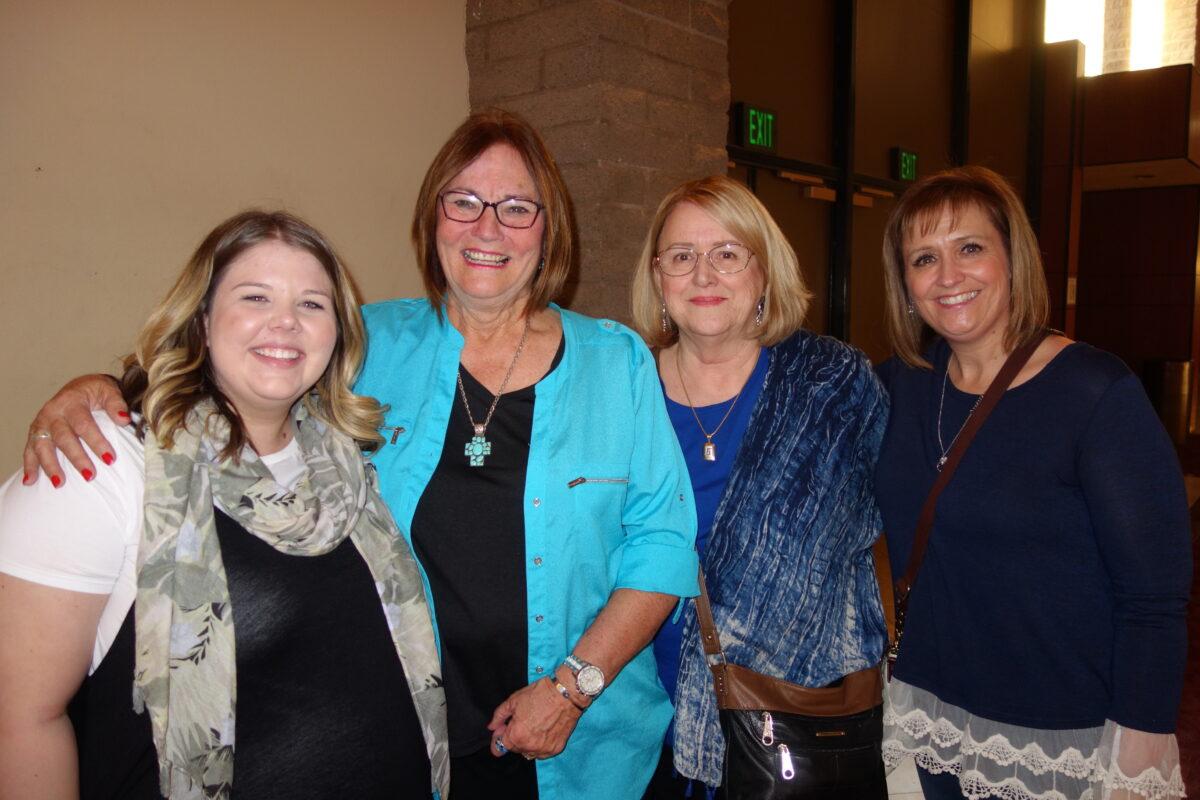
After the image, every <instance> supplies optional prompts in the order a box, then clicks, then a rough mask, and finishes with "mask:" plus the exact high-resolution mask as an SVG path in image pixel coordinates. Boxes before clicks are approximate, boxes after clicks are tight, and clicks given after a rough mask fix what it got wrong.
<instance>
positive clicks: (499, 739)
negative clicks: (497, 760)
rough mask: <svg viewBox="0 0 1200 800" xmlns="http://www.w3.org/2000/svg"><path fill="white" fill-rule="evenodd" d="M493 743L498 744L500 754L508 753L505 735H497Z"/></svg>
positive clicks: (497, 749) (497, 748) (497, 750)
mask: <svg viewBox="0 0 1200 800" xmlns="http://www.w3.org/2000/svg"><path fill="white" fill-rule="evenodd" d="M493 743H494V744H495V745H496V752H497V753H499V754H500V755H505V754H506V753H508V748H507V747H505V746H504V737H503V736H497V737H496V738H495V739H494V740H493Z"/></svg>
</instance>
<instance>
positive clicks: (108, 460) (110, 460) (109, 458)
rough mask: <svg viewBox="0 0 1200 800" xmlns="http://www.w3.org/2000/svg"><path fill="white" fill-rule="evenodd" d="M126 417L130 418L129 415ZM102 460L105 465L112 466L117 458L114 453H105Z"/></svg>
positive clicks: (101, 457)
mask: <svg viewBox="0 0 1200 800" xmlns="http://www.w3.org/2000/svg"><path fill="white" fill-rule="evenodd" d="M126 416H128V414H127V415H126ZM100 460H101V461H103V462H104V463H105V464H108V465H109V466H112V463H113V462H114V461H116V460H117V459H116V457H115V456H113V454H112V453H105V454H104V455H102V456H100Z"/></svg>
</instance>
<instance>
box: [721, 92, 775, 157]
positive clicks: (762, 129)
mask: <svg viewBox="0 0 1200 800" xmlns="http://www.w3.org/2000/svg"><path fill="white" fill-rule="evenodd" d="M731 118H732V121H733V126H734V131H733V141H734V142H735V143H737V144H738V145H740V146H741V147H754V148H757V149H759V150H769V151H770V152H772V153H773V152H775V142H776V137H777V136H778V133H779V130H778V122H779V117H778V116H777V115H776V114H775V112H774V111H768V110H767V109H765V108H758V107H757V106H752V105H750V104H749V103H735V104H734V106H733V114H732V115H731Z"/></svg>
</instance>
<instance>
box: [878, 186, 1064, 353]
mask: <svg viewBox="0 0 1200 800" xmlns="http://www.w3.org/2000/svg"><path fill="white" fill-rule="evenodd" d="M971 206H975V207H977V208H979V209H980V210H981V211H983V213H984V214H986V215H987V217H988V219H989V220H990V221H991V223H992V225H993V226H994V227H995V228H996V231H997V232H998V233H999V234H1000V238H1001V239H1002V240H1003V242H1004V249H1005V252H1006V254H1007V255H1008V264H1009V315H1008V328H1007V330H1006V331H1005V333H1004V348H1005V349H1006V350H1008V351H1010V352H1011V351H1012V350H1014V349H1016V348H1017V347H1019V346H1021V345H1022V344H1024V343H1025V342H1026V341H1028V340H1029V339H1030V338H1031V337H1032V336H1033V335H1034V334H1036V333H1037V332H1039V331H1041V330H1042V329H1043V328H1045V327H1046V322H1047V320H1048V319H1049V317H1050V293H1049V290H1048V289H1047V288H1046V273H1045V270H1044V269H1043V267H1042V254H1041V251H1040V250H1039V248H1038V243H1037V237H1036V236H1035V235H1034V233H1033V228H1032V226H1030V224H1029V217H1028V216H1027V215H1026V213H1025V207H1024V206H1023V205H1022V204H1021V200H1020V198H1018V197H1017V193H1016V192H1015V191H1013V188H1012V186H1011V185H1010V184H1009V183H1008V181H1006V180H1005V179H1004V178H1002V177H1001V176H1000V175H998V174H997V173H995V172H993V171H992V170H990V169H988V168H987V167H977V166H968V167H959V168H957V169H949V170H946V171H944V172H939V173H937V174H936V175H930V176H929V177H927V178H924V179H922V180H921V181H919V182H918V183H916V184H914V185H913V186H912V187H911V188H910V189H909V190H908V191H907V192H905V193H904V196H903V197H901V198H900V202H899V203H897V204H896V207H895V208H894V209H893V210H892V214H891V216H890V217H889V218H888V222H887V227H886V228H884V233H883V270H884V273H883V277H884V281H883V282H884V287H885V290H886V305H887V325H888V335H889V337H890V338H891V340H892V348H893V349H894V350H895V351H896V355H898V356H899V357H900V358H901V359H903V360H904V361H905V362H907V363H908V364H911V365H912V366H915V367H925V368H929V366H930V364H929V362H928V361H926V360H925V358H924V357H923V356H922V355H921V353H922V350H923V349H924V346H925V344H926V343H927V340H928V339H929V338H930V336H931V335H932V334H933V331H932V330H931V329H930V328H929V326H928V325H926V324H925V322H924V321H923V320H922V319H921V317H920V315H919V314H915V313H909V311H908V309H909V307H910V302H911V301H910V298H909V296H908V288H907V287H906V285H905V282H904V270H905V263H904V244H905V241H906V240H907V239H908V237H909V236H911V235H912V234H913V232H914V231H920V232H921V233H922V234H925V233H928V232H929V231H931V230H933V229H934V228H935V227H936V226H937V225H938V223H939V222H940V221H941V219H942V216H943V215H944V214H947V213H949V214H950V216H951V219H953V220H955V221H957V219H958V218H959V216H960V215H961V214H962V213H963V212H964V211H965V210H966V209H967V208H969V207H971Z"/></svg>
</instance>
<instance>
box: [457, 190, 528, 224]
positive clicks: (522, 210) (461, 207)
mask: <svg viewBox="0 0 1200 800" xmlns="http://www.w3.org/2000/svg"><path fill="white" fill-rule="evenodd" d="M440 197H441V201H442V213H444V214H445V215H446V219H449V220H453V221H454V222H475V221H476V220H478V219H479V218H480V217H482V216H483V212H485V211H487V210H488V209H489V208H490V209H492V211H493V212H494V213H495V214H496V221H497V222H499V223H500V224H501V225H503V226H504V227H506V228H532V227H533V223H535V222H537V218H538V214H540V213H541V212H542V209H543V208H545V206H543V205H542V204H541V203H535V202H534V201H532V200H522V199H521V198H519V197H510V198H508V199H507V200H498V201H496V202H495V203H488V202H485V201H484V200H481V199H480V198H478V197H476V196H475V195H473V194H471V193H470V192H457V191H453V192H442V194H441V195H440Z"/></svg>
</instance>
